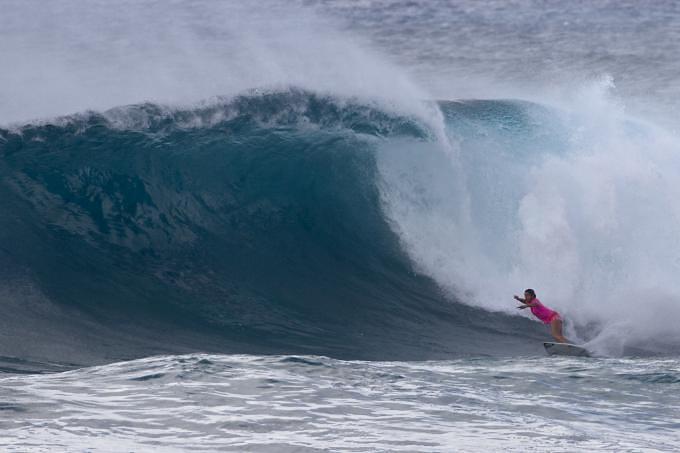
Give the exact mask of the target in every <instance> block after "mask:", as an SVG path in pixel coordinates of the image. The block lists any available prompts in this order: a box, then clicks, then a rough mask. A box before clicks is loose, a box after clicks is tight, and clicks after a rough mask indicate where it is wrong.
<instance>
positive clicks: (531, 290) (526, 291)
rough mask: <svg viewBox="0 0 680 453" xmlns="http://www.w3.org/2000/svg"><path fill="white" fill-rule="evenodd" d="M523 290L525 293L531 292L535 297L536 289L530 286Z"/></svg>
mask: <svg viewBox="0 0 680 453" xmlns="http://www.w3.org/2000/svg"><path fill="white" fill-rule="evenodd" d="M524 292H525V293H529V294H531V295H532V296H533V297H536V291H534V290H533V289H531V288H529V289H525V290H524Z"/></svg>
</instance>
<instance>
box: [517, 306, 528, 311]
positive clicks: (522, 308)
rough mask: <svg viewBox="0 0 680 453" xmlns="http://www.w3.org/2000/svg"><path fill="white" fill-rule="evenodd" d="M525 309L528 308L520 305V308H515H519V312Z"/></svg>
mask: <svg viewBox="0 0 680 453" xmlns="http://www.w3.org/2000/svg"><path fill="white" fill-rule="evenodd" d="M527 307H528V305H520V306H519V307H517V308H519V309H520V310H524V309H525V308H527Z"/></svg>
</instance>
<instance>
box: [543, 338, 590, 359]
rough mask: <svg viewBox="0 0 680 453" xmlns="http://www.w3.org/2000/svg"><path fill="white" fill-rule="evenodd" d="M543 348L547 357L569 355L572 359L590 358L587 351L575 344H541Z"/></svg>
mask: <svg viewBox="0 0 680 453" xmlns="http://www.w3.org/2000/svg"><path fill="white" fill-rule="evenodd" d="M543 346H544V347H545V352H547V353H548V355H570V356H574V357H590V353H589V352H588V350H587V349H585V348H582V347H581V346H577V345H575V344H569V343H551V342H545V343H543Z"/></svg>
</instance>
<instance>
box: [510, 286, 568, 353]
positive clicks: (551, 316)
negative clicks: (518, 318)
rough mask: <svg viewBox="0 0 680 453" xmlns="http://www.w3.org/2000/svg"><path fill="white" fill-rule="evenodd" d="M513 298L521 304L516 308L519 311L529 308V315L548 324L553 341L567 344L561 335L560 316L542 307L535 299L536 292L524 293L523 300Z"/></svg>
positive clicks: (527, 291) (529, 290) (531, 290)
mask: <svg viewBox="0 0 680 453" xmlns="http://www.w3.org/2000/svg"><path fill="white" fill-rule="evenodd" d="M514 297H515V300H517V301H519V302H520V303H521V304H522V305H520V306H519V307H517V308H519V309H520V310H524V309H525V308H527V307H528V308H531V313H533V314H534V316H536V317H537V318H538V319H540V320H541V321H543V324H550V328H551V333H552V336H553V337H554V338H555V340H557V341H558V342H559V343H569V342H568V341H567V339H566V338H564V335H562V318H560V314H559V313H557V312H556V311H555V310H551V309H549V308H548V307H546V306H545V305H543V304H542V303H541V301H540V300H538V298H537V297H536V292H535V291H534V290H533V289H527V290H526V291H524V299H522V298H521V297H519V296H514Z"/></svg>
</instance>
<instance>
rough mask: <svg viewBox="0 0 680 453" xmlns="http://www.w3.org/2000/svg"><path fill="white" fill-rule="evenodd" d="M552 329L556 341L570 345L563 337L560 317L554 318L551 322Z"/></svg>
mask: <svg viewBox="0 0 680 453" xmlns="http://www.w3.org/2000/svg"><path fill="white" fill-rule="evenodd" d="M550 328H551V330H552V336H553V337H554V338H555V340H557V341H559V342H560V343H569V342H568V341H567V339H566V338H564V335H562V319H560V317H559V316H555V317H553V319H552V321H550Z"/></svg>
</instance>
